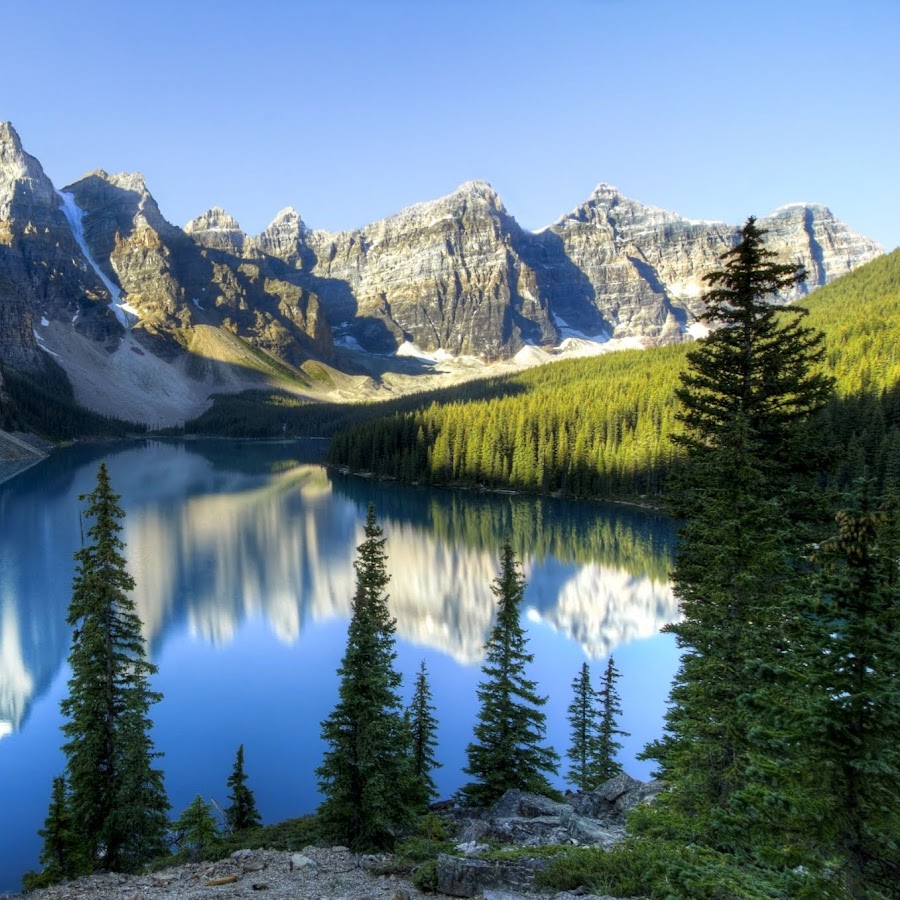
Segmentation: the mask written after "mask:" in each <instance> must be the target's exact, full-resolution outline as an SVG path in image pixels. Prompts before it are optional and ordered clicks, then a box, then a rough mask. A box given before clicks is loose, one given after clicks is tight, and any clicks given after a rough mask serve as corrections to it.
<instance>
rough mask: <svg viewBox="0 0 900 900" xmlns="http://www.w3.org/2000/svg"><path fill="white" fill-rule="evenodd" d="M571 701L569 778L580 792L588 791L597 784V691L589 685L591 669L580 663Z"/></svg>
mask: <svg viewBox="0 0 900 900" xmlns="http://www.w3.org/2000/svg"><path fill="white" fill-rule="evenodd" d="M572 694H573V696H572V702H571V703H570V704H569V709H568V713H569V725H570V726H571V729H572V730H571V732H570V741H571V742H570V744H569V750H568V754H567V755H568V757H569V759H570V760H571V761H572V765H571V766H570V767H569V771H568V778H569V782H570V783H571V784H574V785H575V787H576V788H578V790H579V791H589V790H592V789H593V788H595V787H596V786H597V785H598V784H599V783H600V780H601V779H600V777H599V774H598V772H597V771H596V769H595V766H594V763H595V761H596V759H597V751H598V747H597V743H598V735H597V715H598V712H599V708H598V705H597V701H598V699H599V694H598V693H597V691H596V690H594V688H593V687H592V685H591V669H590V666H588V664H587V663H582V664H581V671H580V672H579V673H578V675H576V676H575V678H574V679H573V681H572Z"/></svg>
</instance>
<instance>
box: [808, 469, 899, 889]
mask: <svg viewBox="0 0 900 900" xmlns="http://www.w3.org/2000/svg"><path fill="white" fill-rule="evenodd" d="M849 500H850V503H849V506H848V508H845V509H843V510H842V511H841V512H839V513H838V515H837V517H836V518H837V533H836V534H835V535H834V536H833V537H832V538H830V539H829V540H827V541H824V542H823V543H822V545H821V548H820V553H821V560H822V579H821V599H820V603H819V606H818V608H817V610H816V614H817V615H816V621H817V622H818V623H819V624H820V637H819V641H818V642H817V643H818V646H817V647H816V648H814V650H816V651H817V652H813V653H811V654H810V659H809V667H810V669H811V671H812V673H813V675H812V679H811V683H812V691H811V699H812V704H811V705H810V704H809V703H807V705H806V706H804V707H802V708H801V709H800V710H799V711H800V712H801V713H803V714H805V715H806V716H808V718H807V719H806V720H805V722H804V725H805V729H804V730H805V731H806V732H807V734H808V735H809V746H810V748H811V755H812V757H813V758H812V760H811V766H812V767H813V768H814V770H815V772H816V775H817V777H816V789H817V796H818V798H819V799H821V801H822V805H821V806H820V807H819V815H818V817H817V818H816V821H815V822H814V823H813V827H815V826H818V827H819V829H821V830H822V831H824V833H821V834H820V836H821V837H822V839H823V840H822V843H823V844H825V845H826V846H829V845H830V846H831V847H832V848H833V851H834V853H835V854H836V855H837V857H838V858H839V859H841V860H842V863H843V865H842V875H843V880H844V884H845V887H846V889H847V892H848V894H849V896H851V897H853V898H859V900H862V898H868V897H870V896H872V894H873V892H874V891H875V890H878V889H880V890H881V891H884V892H885V896H887V895H888V894H889V893H890V892H891V890H892V889H896V885H897V883H898V878H900V812H898V809H900V744H898V740H897V736H898V734H900V691H898V689H897V686H896V683H895V682H896V676H897V672H898V671H900V569H898V553H897V550H898V548H897V545H896V522H895V521H892V519H893V517H894V516H895V515H896V511H895V510H893V509H888V510H887V511H884V510H879V509H877V508H876V504H875V498H874V491H873V484H872V482H871V481H867V480H860V481H859V482H858V483H857V485H856V488H855V491H854V493H853V495H852V496H851V497H850V498H849Z"/></svg>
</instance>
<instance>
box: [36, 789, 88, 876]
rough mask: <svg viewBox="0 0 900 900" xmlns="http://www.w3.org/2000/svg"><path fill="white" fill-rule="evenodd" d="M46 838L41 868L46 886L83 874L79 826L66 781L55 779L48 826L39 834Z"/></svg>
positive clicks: (47, 820) (47, 819) (46, 823)
mask: <svg viewBox="0 0 900 900" xmlns="http://www.w3.org/2000/svg"><path fill="white" fill-rule="evenodd" d="M38 834H39V835H40V836H41V837H42V838H43V839H44V846H43V848H42V850H41V858H40V860H41V865H42V866H43V867H44V869H43V875H44V879H45V882H46V883H54V882H57V881H63V880H64V879H69V878H72V877H74V876H75V875H77V874H79V872H80V871H81V868H82V865H81V861H80V860H79V858H78V840H77V835H76V828H75V824H74V822H73V821H72V816H71V814H70V812H69V801H68V797H67V795H66V779H65V777H63V776H62V775H60V776H58V777H57V778H54V779H53V795H52V799H51V800H50V809H49V811H48V812H47V818H46V820H45V822H44V827H43V828H42V829H41V830H40V831H39V832H38Z"/></svg>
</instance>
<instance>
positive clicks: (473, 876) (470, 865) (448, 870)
mask: <svg viewBox="0 0 900 900" xmlns="http://www.w3.org/2000/svg"><path fill="white" fill-rule="evenodd" d="M546 866H547V860H545V859H517V860H498V859H492V860H487V859H474V858H471V857H469V858H467V859H460V858H459V857H456V856H448V855H447V854H446V853H441V854H440V855H439V856H438V860H437V892H438V893H439V894H446V895H447V896H449V897H476V896H479V895H483V894H484V893H485V891H487V890H503V891H509V890H511V891H515V892H520V893H529V892H533V891H534V890H535V889H536V885H535V875H536V874H537V872H538V871H540V870H541V869H544V868H546Z"/></svg>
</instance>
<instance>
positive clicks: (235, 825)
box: [225, 744, 262, 831]
mask: <svg viewBox="0 0 900 900" xmlns="http://www.w3.org/2000/svg"><path fill="white" fill-rule="evenodd" d="M228 787H230V788H231V793H230V794H229V795H228V799H229V800H230V801H231V804H230V805H229V806H228V808H227V809H226V810H225V823H226V824H227V825H228V827H229V828H230V829H231V830H232V831H246V830H247V829H248V828H256V827H257V826H259V825H261V824H262V818H261V817H260V815H259V810H258V809H257V808H256V798H255V797H254V796H253V791H251V790H250V788H249V787H247V773H246V772H245V771H244V745H243V744H241V745H240V747H238V749H237V754H236V755H235V758H234V768H233V769H232V770H231V774H230V775H229V776H228Z"/></svg>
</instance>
